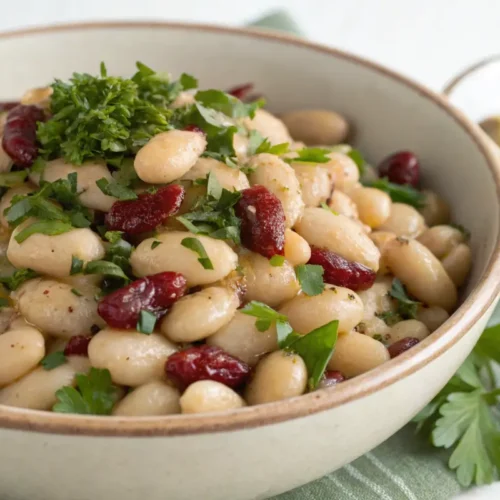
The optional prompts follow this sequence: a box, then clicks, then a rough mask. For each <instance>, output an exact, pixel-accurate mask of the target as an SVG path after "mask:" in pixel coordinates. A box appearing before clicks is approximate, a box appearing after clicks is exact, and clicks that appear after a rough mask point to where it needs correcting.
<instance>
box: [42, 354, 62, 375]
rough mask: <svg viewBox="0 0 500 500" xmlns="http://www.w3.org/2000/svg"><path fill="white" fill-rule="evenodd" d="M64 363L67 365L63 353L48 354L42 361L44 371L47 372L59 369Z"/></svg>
mask: <svg viewBox="0 0 500 500" xmlns="http://www.w3.org/2000/svg"><path fill="white" fill-rule="evenodd" d="M64 363H66V356H65V355H64V352H63V351H56V352H53V353H51V354H47V356H45V357H44V358H43V359H42V361H40V364H41V365H42V366H43V369H44V370H47V371H48V370H53V369H54V368H57V367H58V366H61V365H63V364H64Z"/></svg>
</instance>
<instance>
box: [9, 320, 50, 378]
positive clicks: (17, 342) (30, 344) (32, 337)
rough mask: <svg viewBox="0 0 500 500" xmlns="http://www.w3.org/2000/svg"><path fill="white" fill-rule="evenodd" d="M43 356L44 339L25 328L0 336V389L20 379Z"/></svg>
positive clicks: (39, 334) (37, 333)
mask: <svg viewBox="0 0 500 500" xmlns="http://www.w3.org/2000/svg"><path fill="white" fill-rule="evenodd" d="M44 356H45V339H44V337H43V335H42V334H41V333H40V332H39V331H38V330H36V329H35V328H31V327H29V326H26V327H24V328H19V329H16V330H9V331H8V332H6V333H4V334H2V335H0V387H1V386H5V385H8V384H10V383H12V382H14V381H15V380H16V379H18V378H19V377H22V376H23V375H25V374H26V373H28V372H29V371H31V370H32V369H33V368H35V367H36V365H37V364H38V363H39V362H40V360H41V359H42V358H43V357H44Z"/></svg>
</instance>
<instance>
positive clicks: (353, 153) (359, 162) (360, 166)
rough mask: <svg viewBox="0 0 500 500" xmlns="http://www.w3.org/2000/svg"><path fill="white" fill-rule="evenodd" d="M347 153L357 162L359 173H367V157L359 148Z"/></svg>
mask: <svg viewBox="0 0 500 500" xmlns="http://www.w3.org/2000/svg"><path fill="white" fill-rule="evenodd" d="M346 155H347V156H348V157H349V158H350V159H351V160H352V161H353V162H354V163H355V164H356V166H357V167H358V170H359V175H363V174H364V173H365V165H366V162H365V159H364V158H363V155H362V154H361V152H360V151H358V150H357V149H351V150H350V151H348V152H347V153H346Z"/></svg>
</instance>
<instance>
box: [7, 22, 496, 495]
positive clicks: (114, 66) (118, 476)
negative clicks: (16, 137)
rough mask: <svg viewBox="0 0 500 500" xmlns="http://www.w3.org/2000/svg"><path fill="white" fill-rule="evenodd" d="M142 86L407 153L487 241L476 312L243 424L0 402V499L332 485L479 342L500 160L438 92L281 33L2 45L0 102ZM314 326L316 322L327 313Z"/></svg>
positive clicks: (487, 301)
mask: <svg viewBox="0 0 500 500" xmlns="http://www.w3.org/2000/svg"><path fill="white" fill-rule="evenodd" d="M102 60H104V61H106V63H107V64H108V71H109V72H111V73H123V74H130V73H131V72H132V71H133V69H134V67H133V65H134V62H135V61H136V60H141V61H144V63H146V64H148V65H151V66H152V67H153V68H156V69H158V70H164V69H168V70H169V71H171V72H173V73H174V74H178V73H181V72H182V71H186V72H189V73H193V74H195V75H199V76H200V77H201V84H202V86H215V87H222V88H224V87H228V86H231V85H234V84H239V83H244V82H255V83H256V84H257V90H258V91H259V92H262V93H263V94H265V95H266V96H267V98H268V100H269V102H270V103H271V107H272V108H273V109H274V110H276V111H278V112H279V111H283V110H288V109H296V108H300V107H319V108H331V109H333V110H336V111H339V112H340V113H342V114H344V115H345V116H347V117H348V118H349V119H350V120H351V121H352V123H354V124H355V126H356V130H357V137H356V142H357V144H358V146H359V147H360V148H361V149H362V150H363V151H364V152H365V153H366V155H367V156H368V158H369V159H371V160H372V161H374V162H376V161H378V160H380V159H381V158H382V157H383V156H384V155H386V154H388V153H390V152H392V151H394V150H397V149H401V148H405V149H406V148H407V149H411V150H413V151H415V152H416V153H417V154H418V155H419V156H420V158H421V159H422V164H423V166H424V172H423V174H424V180H425V183H426V184H427V185H429V186H432V187H433V188H434V189H435V190H437V191H438V192H439V193H442V194H443V195H445V196H446V197H447V198H448V200H449V201H450V202H451V204H452V206H453V213H454V217H455V219H456V220H457V221H460V222H461V223H462V224H464V225H465V226H466V227H467V228H469V229H470V230H471V232H472V246H473V251H474V268H473V272H472V275H471V278H470V282H469V286H468V288H467V291H466V295H465V300H464V302H463V305H462V306H461V307H460V308H459V309H458V311H457V312H456V313H455V314H454V315H453V316H452V317H451V319H450V320H449V321H447V322H446V323H445V324H444V325H443V326H442V327H441V328H439V330H438V331H436V332H435V333H434V334H432V335H431V336H430V337H429V338H427V339H426V340H425V341H424V342H422V343H421V344H419V345H418V346H417V347H415V348H413V349H412V350H411V351H410V352H407V353H406V354H403V355H402V356H400V357H398V358H397V359H395V360H393V361H390V362H389V363H386V364H385V365H383V366H381V367H379V368H377V369H376V370H373V371H372V372H370V373H367V374H365V375H362V376H360V377H357V378H355V379H353V380H350V381H348V382H345V383H343V384H341V385H340V386H339V387H336V388H332V389H328V390H321V391H317V392H314V393H312V394H308V395H305V396H301V397H299V398H294V399H290V400H288V401H282V402H278V403H272V404H266V405H261V406H256V407H250V408H245V409H243V410H238V411H234V412H230V413H224V414H212V415H206V416H203V415H198V416H169V417H164V418H156V417H155V418H140V419H139V418H99V417H79V416H71V415H58V414H51V413H42V412H36V411H25V410H20V409H14V408H8V407H5V406H3V407H2V406H0V496H1V498H3V499H5V498H7V499H9V500H11V499H16V500H28V499H29V500H68V499H71V500H101V499H110V500H111V499H120V500H137V499H138V498H144V499H148V500H165V499H168V500H193V499H203V500H215V499H230V500H249V499H257V498H259V499H261V498H266V497H268V496H272V495H275V494H277V493H280V492H283V491H285V490H288V489H291V488H294V487H296V486H299V485H301V484H304V483H306V482H308V481H311V480H313V479H316V478H318V477H320V476H322V475H324V474H326V473H327V472H330V471H332V470H333V469H335V468H338V467H341V466H342V465H344V464H346V463H348V462H350V461H351V460H353V459H355V458H356V457H358V456H360V455H361V454H363V453H365V452H367V451H368V450H370V449H371V448H373V447H374V446H376V445H377V444H379V443H380V442H382V441H383V440H385V439H386V438H387V437H389V436H390V435H391V434H393V433H394V432H396V431H397V430H398V429H399V428H400V427H401V426H403V425H404V424H405V423H407V422H408V421H409V420H410V418H411V417H413V415H415V413H416V412H417V411H418V410H420V409H421V408H422V407H423V406H424V405H425V404H426V403H427V402H428V401H429V400H430V399H431V398H432V397H433V396H434V395H435V394H436V393H437V392H438V391H439V389H440V388H441V387H442V386H443V385H444V384H445V383H446V381H447V380H448V379H449V378H450V377H451V376H452V374H453V373H454V372H455V370H456V369H457V368H458V366H459V365H460V364H461V362H462V361H463V360H464V358H465V357H466V356H467V354H468V353H469V352H470V350H471V349H472V347H473V345H474V343H475V342H476V340H477V338H478V337H479V335H480V333H481V331H482V329H483V327H484V325H485V323H486V320H487V319H488V317H489V315H490V314H491V312H492V309H493V307H494V305H495V302H496V297H497V293H498V289H499V281H500V279H499V278H500V256H499V215H500V209H499V191H500V167H499V162H498V159H497V158H496V157H495V156H494V154H492V153H491V152H490V151H488V149H487V146H486V144H485V143H484V141H483V139H482V138H481V136H480V132H479V131H478V129H477V128H476V127H475V126H474V125H472V124H471V123H469V122H468V121H467V120H466V119H465V118H464V117H463V116H461V115H460V114H459V113H458V112H457V111H456V110H453V109H452V108H450V106H449V105H448V104H447V103H446V101H445V100H443V99H442V98H441V97H439V96H438V95H435V94H433V93H432V92H430V91H428V90H426V89H424V88H422V87H420V86H418V85H416V84H415V83H413V82H411V81H408V80H407V79H405V78H403V77H401V76H399V75H397V74H395V73H392V72H390V71H388V70H386V69H383V68H381V67H379V66H377V65H376V64H373V63H370V62H367V61H364V60H360V59H358V58H356V57H353V56H350V55H347V54H344V53H342V52H339V51H336V50H333V49H329V48H326V47H321V46H318V45H314V44H311V43H307V42H303V41H299V40H297V39H295V38H291V37H286V36H282V35H274V34H256V33H252V32H249V31H244V30H238V29H226V28H215V27H207V26H184V25H172V24H138V23H127V24H101V25H99V24H93V25H76V26H60V27H55V28H48V29H39V30H29V31H25V32H22V33H13V34H6V35H3V36H2V37H0V61H1V62H2V68H3V71H2V78H1V79H0V97H4V98H13V97H17V96H19V95H20V94H21V93H22V92H23V91H24V90H25V89H27V88H29V87H33V86H39V85H43V84H46V83H47V82H49V81H50V80H52V78H54V77H62V78H65V77H68V76H69V75H70V74H71V72H72V71H75V70H76V71H87V72H92V73H96V72H97V70H98V67H99V63H100V61H102ZM311 314H314V311H311Z"/></svg>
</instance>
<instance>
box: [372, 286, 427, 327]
mask: <svg viewBox="0 0 500 500" xmlns="http://www.w3.org/2000/svg"><path fill="white" fill-rule="evenodd" d="M389 296H390V297H392V298H393V299H394V300H395V301H396V304H397V306H396V311H384V312H381V313H377V314H376V316H377V317H379V318H380V319H382V320H384V321H385V323H386V324H387V325H388V326H392V325H395V324H396V323H398V322H399V321H402V320H404V319H415V318H416V317H417V312H418V308H419V307H420V306H421V305H422V303H421V302H418V301H416V300H413V299H412V298H410V297H409V296H408V293H407V292H406V288H405V286H404V285H403V283H401V281H400V280H399V279H398V278H394V279H393V280H392V285H391V289H390V290H389Z"/></svg>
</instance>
